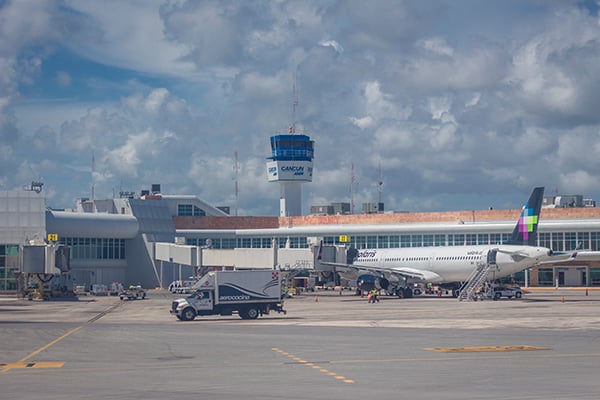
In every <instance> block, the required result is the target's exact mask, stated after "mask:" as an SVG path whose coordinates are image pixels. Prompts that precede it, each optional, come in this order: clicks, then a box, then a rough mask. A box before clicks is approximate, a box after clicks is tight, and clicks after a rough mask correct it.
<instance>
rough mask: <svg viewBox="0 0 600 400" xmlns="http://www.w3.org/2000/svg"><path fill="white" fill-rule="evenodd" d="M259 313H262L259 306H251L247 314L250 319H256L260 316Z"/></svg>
mask: <svg viewBox="0 0 600 400" xmlns="http://www.w3.org/2000/svg"><path fill="white" fill-rule="evenodd" d="M259 314H260V311H258V308H254V307H250V308H249V309H248V310H247V311H246V316H247V317H248V319H256V318H258V315H259Z"/></svg>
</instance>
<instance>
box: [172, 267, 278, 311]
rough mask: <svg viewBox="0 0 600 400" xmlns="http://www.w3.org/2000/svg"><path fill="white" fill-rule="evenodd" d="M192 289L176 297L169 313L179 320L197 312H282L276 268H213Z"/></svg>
mask: <svg viewBox="0 0 600 400" xmlns="http://www.w3.org/2000/svg"><path fill="white" fill-rule="evenodd" d="M192 289H193V293H192V294H191V295H190V296H189V297H186V298H181V299H176V300H174V301H173V303H172V304H171V311H170V312H171V314H174V315H175V316H176V317H177V318H178V319H180V320H182V321H191V320H193V319H194V318H196V316H198V315H232V314H233V313H234V312H237V313H238V315H239V316H240V317H241V318H242V319H256V318H258V317H259V315H264V314H268V313H269V312H270V311H277V312H280V313H281V312H283V313H284V314H285V310H284V309H283V298H282V297H283V294H282V290H281V272H280V271H275V270H246V271H214V272H209V273H208V274H206V275H204V276H203V277H202V278H200V280H199V281H198V282H196V283H195V284H194V286H193V287H192Z"/></svg>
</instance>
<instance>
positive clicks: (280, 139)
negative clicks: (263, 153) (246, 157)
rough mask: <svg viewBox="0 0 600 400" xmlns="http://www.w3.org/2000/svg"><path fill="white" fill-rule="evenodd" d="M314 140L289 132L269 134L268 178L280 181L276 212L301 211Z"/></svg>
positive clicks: (292, 212) (293, 131)
mask: <svg viewBox="0 0 600 400" xmlns="http://www.w3.org/2000/svg"><path fill="white" fill-rule="evenodd" d="M313 156H314V142H313V141H312V140H310V137H308V136H306V135H298V134H296V133H295V128H294V126H293V125H292V126H290V129H289V133H288V134H285V135H281V134H280V135H275V136H271V157H268V158H267V159H268V160H271V161H267V176H268V179H269V182H279V185H280V188H281V193H280V197H279V216H280V217H289V216H298V215H302V187H301V185H302V183H304V182H312V174H313V161H312V160H313Z"/></svg>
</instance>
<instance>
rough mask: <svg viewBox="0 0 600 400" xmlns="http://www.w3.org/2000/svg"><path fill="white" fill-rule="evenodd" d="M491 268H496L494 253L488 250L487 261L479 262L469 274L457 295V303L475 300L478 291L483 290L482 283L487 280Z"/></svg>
mask: <svg viewBox="0 0 600 400" xmlns="http://www.w3.org/2000/svg"><path fill="white" fill-rule="evenodd" d="M492 267H496V251H495V250H490V251H489V252H488V256H487V261H486V262H479V263H478V264H477V267H476V268H475V269H474V270H473V272H472V273H471V276H469V278H468V279H467V281H466V282H465V283H464V285H463V286H462V287H461V288H460V291H459V293H458V300H459V301H463V300H466V301H473V300H477V296H478V295H479V294H480V290H481V289H482V288H483V286H484V283H485V281H486V279H487V276H488V272H489V271H490V269H491V268H492Z"/></svg>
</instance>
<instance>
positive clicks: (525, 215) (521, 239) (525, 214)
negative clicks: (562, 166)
mask: <svg viewBox="0 0 600 400" xmlns="http://www.w3.org/2000/svg"><path fill="white" fill-rule="evenodd" d="M543 200H544V188H543V187H536V188H535V189H533V192H532V193H531V196H530V197H529V200H528V201H527V203H525V205H524V206H523V210H522V211H521V216H520V217H519V220H518V221H517V225H516V226H515V229H514V230H513V233H512V235H511V237H510V239H509V240H508V241H507V242H506V243H505V244H517V245H527V246H536V245H537V227H538V222H539V219H540V218H539V216H540V210H541V209H542V201H543Z"/></svg>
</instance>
